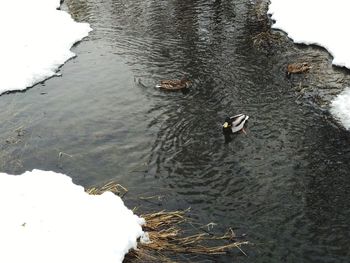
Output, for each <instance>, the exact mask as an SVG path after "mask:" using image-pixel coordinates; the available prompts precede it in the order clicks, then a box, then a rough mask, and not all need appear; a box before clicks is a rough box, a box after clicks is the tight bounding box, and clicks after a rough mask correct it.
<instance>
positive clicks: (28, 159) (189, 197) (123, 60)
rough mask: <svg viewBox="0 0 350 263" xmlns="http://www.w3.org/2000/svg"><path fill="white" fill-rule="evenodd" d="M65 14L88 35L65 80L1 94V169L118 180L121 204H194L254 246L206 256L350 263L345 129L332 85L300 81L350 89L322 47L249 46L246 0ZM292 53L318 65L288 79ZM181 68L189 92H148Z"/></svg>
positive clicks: (130, 5)
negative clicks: (227, 135) (241, 126)
mask: <svg viewBox="0 0 350 263" xmlns="http://www.w3.org/2000/svg"><path fill="white" fill-rule="evenodd" d="M257 2H259V1H257ZM62 9H64V10H67V11H68V12H69V13H70V14H72V16H73V17H74V18H75V19H76V20H77V21H84V22H88V23H90V25H91V27H92V28H93V29H94V31H92V32H91V33H90V36H89V37H88V38H87V39H85V40H83V41H82V42H81V43H79V44H78V45H76V46H75V47H74V48H73V49H74V52H75V53H77V57H76V58H74V59H72V60H70V61H69V62H67V63H66V64H65V65H64V66H63V67H62V68H61V70H60V72H61V73H62V76H61V77H54V78H51V79H49V80H47V81H45V82H43V83H41V84H38V85H36V86H34V87H33V88H31V89H28V90H27V91H25V92H15V93H10V94H4V95H2V96H1V97H0V106H1V109H2V111H1V112H0V118H1V120H2V125H1V126H0V134H1V135H0V147H1V152H0V169H1V171H2V172H7V173H12V174H19V173H22V172H23V171H26V170H31V169H34V168H37V169H43V170H53V171H56V172H62V173H65V174H67V175H69V176H71V177H72V178H73V181H74V182H76V183H78V184H81V185H84V186H92V185H96V184H102V183H104V182H107V181H110V180H115V181H117V182H118V183H120V184H122V185H123V186H125V187H126V188H128V189H129V193H128V195H127V196H126V202H127V204H128V205H129V206H134V205H139V204H140V200H139V199H138V197H139V196H143V197H151V196H162V199H161V200H157V199H156V200H153V201H152V202H146V203H145V202H143V203H142V207H141V208H140V209H141V210H143V211H150V210H153V211H158V210H161V209H167V210H171V209H186V208H188V207H191V208H192V212H193V215H192V216H193V217H194V218H196V220H197V221H199V222H200V223H202V224H207V223H209V222H215V223H217V224H218V226H216V229H217V230H218V231H225V229H227V228H228V227H233V228H234V229H235V230H236V231H237V233H239V234H243V233H244V234H246V235H247V237H246V239H247V240H249V241H250V242H251V243H252V244H253V245H252V246H248V247H245V248H244V250H245V252H246V253H247V254H248V257H246V256H244V255H239V253H238V255H236V254H235V255H228V256H225V257H220V258H214V259H212V260H213V262H232V261H233V260H234V261H235V262H348V261H349V260H350V251H349V240H350V220H349V218H350V203H349V202H348V200H349V199H350V176H349V172H350V162H349V159H350V144H349V143H350V136H349V134H348V132H346V131H345V130H343V129H341V128H339V127H338V126H337V125H335V124H334V121H332V120H331V118H330V116H329V115H328V114H327V111H326V110H324V109H323V108H322V107H318V106H317V105H316V106H317V107H316V106H315V105H314V103H313V101H315V98H318V96H321V98H325V99H327V95H328V94H330V91H329V90H330V89H323V90H322V91H319V92H318V93H317V96H316V95H315V96H313V94H314V93H313V92H315V91H314V90H310V89H309V90H308V92H307V93H303V94H302V95H303V96H300V95H299V94H298V92H297V91H296V88H295V87H298V85H299V84H300V83H303V85H304V84H305V85H306V86H307V87H310V86H312V87H318V88H320V87H323V86H325V87H326V86H327V87H330V86H331V87H332V89H331V90H337V91H339V90H340V89H341V88H342V87H343V85H344V83H350V80H349V76H348V72H346V71H344V70H340V69H336V68H332V66H331V65H330V61H331V58H330V56H329V54H327V53H326V52H325V51H324V50H323V49H320V48H315V47H305V46H295V45H293V43H292V42H291V41H290V40H289V39H287V38H286V37H285V36H284V35H283V34H280V33H276V32H275V33H274V34H276V35H277V36H278V39H277V40H274V41H269V40H266V42H265V44H263V45H262V46H257V45H256V41H254V39H256V37H257V36H258V35H259V33H261V32H265V31H266V30H268V29H269V28H268V26H269V24H268V22H267V21H266V18H264V17H261V15H259V14H260V13H259V12H260V11H259V10H258V9H257V3H255V2H254V1H249V0H238V1H222V0H216V1H205V0H198V1H177V0H166V1H154V0H146V1H141V0H131V1H123V0H107V1H101V0H88V1H79V0H69V1H67V2H66V3H65V4H64V6H63V8H62ZM297 59H307V60H309V61H313V62H314V63H315V64H317V67H315V68H316V69H315V71H314V73H313V74H310V75H309V76H297V77H296V78H294V79H292V80H290V79H287V78H286V77H285V72H284V70H285V67H286V65H287V64H288V63H289V62H290V61H292V60H297ZM183 75H187V76H188V77H189V78H190V79H191V80H192V87H191V88H190V90H189V92H186V93H181V92H175V93H169V92H164V91H162V90H159V89H157V88H155V85H156V84H157V83H158V82H159V81H160V80H161V79H168V78H181V77H182V76H183ZM300 85H301V84H300ZM300 85H299V86H300ZM319 94H321V95H319ZM324 94H325V95H324ZM323 95H324V97H322V96H323ZM237 113H245V114H248V115H249V116H250V119H249V124H248V127H247V135H244V134H237V135H236V136H234V137H233V138H232V141H231V142H228V143H227V142H225V140H224V137H223V135H222V123H223V121H224V119H225V117H226V116H228V115H234V114H237ZM208 260H209V262H211V261H210V260H211V259H208Z"/></svg>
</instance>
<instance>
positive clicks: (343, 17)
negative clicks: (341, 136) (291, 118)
mask: <svg viewBox="0 0 350 263" xmlns="http://www.w3.org/2000/svg"><path fill="white" fill-rule="evenodd" d="M349 10H350V1H349V0H307V1H303V0H270V5H269V10H268V13H269V14H271V16H272V17H271V18H272V19H273V20H275V21H276V23H275V24H274V25H273V28H275V29H280V30H283V31H284V32H286V33H287V34H288V36H289V37H290V38H291V39H292V40H293V41H294V42H295V43H304V44H315V45H319V46H322V47H324V48H326V49H327V51H328V52H329V53H330V54H331V55H332V56H333V62H332V63H333V64H334V65H336V66H343V67H347V68H349V69H350V52H349V46H350V37H349V34H348V28H349V27H350V16H349ZM349 104H350V92H349V90H348V89H346V90H345V91H344V92H342V93H341V94H340V95H339V96H338V97H336V98H335V100H334V101H333V102H332V104H331V105H332V106H331V112H332V113H333V114H334V115H335V116H336V117H337V118H339V120H340V121H341V123H342V124H343V125H344V127H345V128H347V129H350V110H349Z"/></svg>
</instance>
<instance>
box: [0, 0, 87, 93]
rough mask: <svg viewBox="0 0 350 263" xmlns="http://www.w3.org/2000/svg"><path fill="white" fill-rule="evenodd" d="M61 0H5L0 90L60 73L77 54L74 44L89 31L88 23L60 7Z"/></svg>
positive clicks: (21, 86)
mask: <svg viewBox="0 0 350 263" xmlns="http://www.w3.org/2000/svg"><path fill="white" fill-rule="evenodd" d="M59 6H60V0H31V1H28V0H11V1H2V2H1V11H0V24H1V41H0V58H1V59H0V72H1V74H0V94H1V93H3V92H5V91H12V90H23V89H25V88H27V87H31V86H33V85H34V84H36V83H38V82H40V81H43V80H45V79H47V78H49V77H51V76H53V75H55V74H56V71H57V70H58V68H59V67H60V66H61V65H62V64H63V63H64V62H65V61H67V60H68V59H70V58H72V57H74V56H75V54H74V53H73V52H71V51H70V48H71V47H72V45H73V44H74V43H76V42H77V41H80V40H81V39H82V38H84V37H86V36H87V35H88V32H90V31H91V28H90V26H89V25H88V24H86V23H76V22H74V20H73V19H72V18H71V17H70V15H69V14H67V13H66V12H64V11H60V10H57V9H56V8H58V7H59Z"/></svg>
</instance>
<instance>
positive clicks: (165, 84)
mask: <svg viewBox="0 0 350 263" xmlns="http://www.w3.org/2000/svg"><path fill="white" fill-rule="evenodd" d="M190 86H191V81H189V80H188V79H187V77H183V78H182V79H180V80H178V79H170V80H162V81H161V82H160V84H157V85H156V87H157V88H160V89H163V90H169V91H177V90H182V89H187V88H189V87H190Z"/></svg>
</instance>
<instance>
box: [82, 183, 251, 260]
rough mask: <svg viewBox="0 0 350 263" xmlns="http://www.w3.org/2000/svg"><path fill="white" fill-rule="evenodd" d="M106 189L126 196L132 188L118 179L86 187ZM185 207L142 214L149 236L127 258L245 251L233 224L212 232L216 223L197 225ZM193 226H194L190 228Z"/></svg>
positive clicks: (90, 191)
mask: <svg viewBox="0 0 350 263" xmlns="http://www.w3.org/2000/svg"><path fill="white" fill-rule="evenodd" d="M105 191H111V192H113V193H114V194H116V195H118V196H121V197H123V196H124V195H125V194H126V193H127V192H128V190H127V189H126V188H125V187H123V186H121V185H120V184H117V183H115V182H109V183H107V184H105V185H103V186H101V187H92V188H89V189H87V190H86V192H87V193H88V194H92V195H99V194H102V193H104V192H105ZM188 212H189V209H187V210H185V211H169V212H168V211H159V212H154V213H147V214H141V215H139V216H140V217H142V218H144V219H145V221H146V224H145V225H144V226H143V231H145V232H147V234H148V237H149V240H148V241H146V242H142V241H139V242H138V249H136V250H132V251H130V252H129V253H128V254H127V255H126V257H125V260H124V261H125V262H174V261H172V259H171V258H176V257H177V255H179V254H182V255H202V256H210V255H220V254H225V253H227V252H228V251H231V250H233V249H237V250H238V251H240V252H241V253H243V254H244V255H246V254H245V252H244V251H243V250H242V248H241V246H242V245H246V244H248V241H246V240H244V239H243V238H242V237H237V236H236V235H235V233H234V231H233V230H232V229H231V228H230V229H229V230H228V231H227V232H226V233H225V234H224V235H216V234H213V233H211V231H210V230H211V228H212V226H213V225H215V224H214V223H209V224H208V225H205V226H199V227H197V226H195V223H194V222H193V220H191V219H190V218H189V217H188V216H187V215H186V214H187V213H188ZM189 228H190V230H188V229H189Z"/></svg>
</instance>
